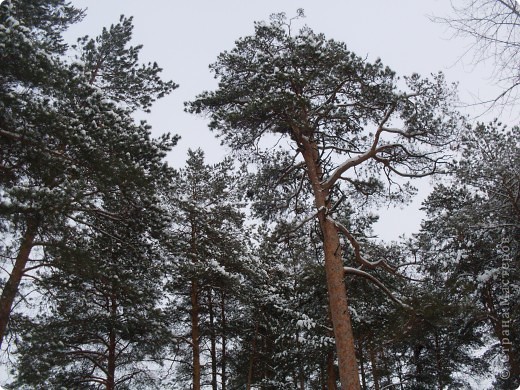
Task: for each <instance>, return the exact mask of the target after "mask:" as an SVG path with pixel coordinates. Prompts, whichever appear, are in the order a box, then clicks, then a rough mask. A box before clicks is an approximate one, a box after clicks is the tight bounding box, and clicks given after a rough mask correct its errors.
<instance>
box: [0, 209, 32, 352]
mask: <svg viewBox="0 0 520 390" xmlns="http://www.w3.org/2000/svg"><path fill="white" fill-rule="evenodd" d="M37 232H38V221H37V220H36V219H34V218H28V219H27V228H26V230H25V233H24V236H23V239H22V242H21V244H20V248H19V250H18V255H17V256H16V260H15V263H14V267H13V270H12V271H11V274H10V275H9V279H8V280H7V283H6V284H5V286H4V289H3V291H2V296H1V297H0V348H1V347H2V342H3V340H4V337H5V333H6V330H7V324H8V323H9V317H10V315H11V310H12V308H13V302H14V299H15V297H16V294H17V293H18V288H19V287H20V282H21V280H22V276H23V272H24V269H25V266H26V264H27V261H28V260H29V255H30V254H31V249H32V247H33V242H34V239H35V238H36V234H37Z"/></svg>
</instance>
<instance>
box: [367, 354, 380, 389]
mask: <svg viewBox="0 0 520 390" xmlns="http://www.w3.org/2000/svg"><path fill="white" fill-rule="evenodd" d="M369 354H370V365H371V366H372V378H373V379H374V390H379V389H380V385H379V373H378V367H377V359H376V353H375V352H374V349H373V348H370V352H369Z"/></svg>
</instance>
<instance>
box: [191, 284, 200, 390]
mask: <svg viewBox="0 0 520 390" xmlns="http://www.w3.org/2000/svg"><path fill="white" fill-rule="evenodd" d="M198 290H199V287H198V283H197V281H196V280H192V281H191V343H192V351H193V373H192V379H193V390H200V376H201V372H200V345H199V341H200V331H199V298H198V295H199V294H198Z"/></svg>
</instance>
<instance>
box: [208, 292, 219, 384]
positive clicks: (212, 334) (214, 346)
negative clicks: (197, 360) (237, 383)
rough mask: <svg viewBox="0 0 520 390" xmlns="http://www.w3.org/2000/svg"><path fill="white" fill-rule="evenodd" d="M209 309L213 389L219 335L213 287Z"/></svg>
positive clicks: (210, 293) (209, 293) (215, 377)
mask: <svg viewBox="0 0 520 390" xmlns="http://www.w3.org/2000/svg"><path fill="white" fill-rule="evenodd" d="M208 311H209V337H210V354H211V388H212V389H213V390H217V340H216V337H217V336H216V332H215V315H214V313H213V297H212V291H211V288H210V289H209V291H208Z"/></svg>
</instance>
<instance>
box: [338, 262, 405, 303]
mask: <svg viewBox="0 0 520 390" xmlns="http://www.w3.org/2000/svg"><path fill="white" fill-rule="evenodd" d="M343 271H344V272H345V274H350V275H356V276H361V277H363V278H365V279H368V280H370V281H371V282H372V283H374V284H375V285H376V286H377V287H378V288H380V289H381V290H382V291H383V292H384V293H385V294H386V295H388V296H389V297H390V299H391V300H392V301H394V302H396V303H398V304H399V305H401V306H402V307H404V308H405V309H409V310H412V308H411V307H410V306H409V305H407V304H406V303H404V302H403V301H401V300H400V299H399V298H397V297H396V296H395V295H394V294H393V293H392V292H391V291H390V290H389V289H388V288H387V287H386V286H385V285H384V284H383V283H382V282H381V281H380V280H379V279H377V278H376V277H375V276H373V275H370V274H369V273H368V272H365V271H362V270H360V269H358V268H352V267H343Z"/></svg>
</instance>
